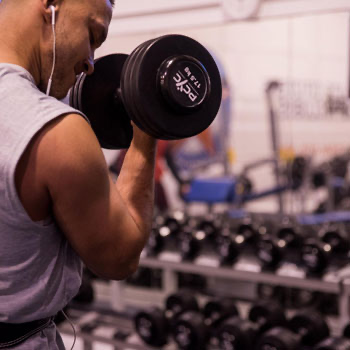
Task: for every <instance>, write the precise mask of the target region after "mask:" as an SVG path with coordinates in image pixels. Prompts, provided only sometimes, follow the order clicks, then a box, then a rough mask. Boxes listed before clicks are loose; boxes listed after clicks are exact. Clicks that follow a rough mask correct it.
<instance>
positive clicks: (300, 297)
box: [290, 288, 322, 309]
mask: <svg viewBox="0 0 350 350" xmlns="http://www.w3.org/2000/svg"><path fill="white" fill-rule="evenodd" d="M321 300H322V293H320V292H317V291H313V290H308V289H298V288H291V289H290V306H291V308H293V309H305V308H314V309H317V308H318V307H319V305H320V303H321Z"/></svg>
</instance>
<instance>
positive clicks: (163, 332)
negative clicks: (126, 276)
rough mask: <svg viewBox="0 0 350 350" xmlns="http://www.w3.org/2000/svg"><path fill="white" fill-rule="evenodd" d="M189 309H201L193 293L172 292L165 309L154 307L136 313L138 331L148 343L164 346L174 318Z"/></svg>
mask: <svg viewBox="0 0 350 350" xmlns="http://www.w3.org/2000/svg"><path fill="white" fill-rule="evenodd" d="M188 310H195V311H197V310H199V306H198V303H197V300H196V298H195V297H194V296H193V294H191V293H188V292H178V293H175V294H172V295H170V296H169V297H168V298H167V299H166V302H165V311H164V310H162V309H160V308H158V307H154V308H151V309H149V310H143V311H140V312H138V313H137V314H136V315H135V317H134V325H135V330H136V333H137V334H138V335H139V336H140V338H141V339H142V340H143V341H144V342H145V343H146V344H148V345H152V346H163V345H165V344H167V342H168V337H169V334H170V332H171V330H172V325H173V321H174V319H175V318H176V317H177V316H179V315H180V314H181V313H182V312H184V311H188Z"/></svg>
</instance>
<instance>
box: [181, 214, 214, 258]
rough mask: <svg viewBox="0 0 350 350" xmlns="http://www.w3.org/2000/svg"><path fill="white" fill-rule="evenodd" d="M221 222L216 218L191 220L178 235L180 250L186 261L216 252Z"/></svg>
mask: <svg viewBox="0 0 350 350" xmlns="http://www.w3.org/2000/svg"><path fill="white" fill-rule="evenodd" d="M219 225H220V220H219V218H216V217H206V218H191V220H189V221H188V223H187V225H186V226H185V227H184V228H183V230H182V232H180V233H179V234H178V237H177V244H178V250H179V252H180V254H181V256H182V258H183V259H184V260H193V259H194V258H196V257H197V256H198V255H199V254H200V253H205V252H207V253H209V254H210V253H211V252H212V251H214V249H215V247H214V244H215V240H216V237H217V236H218V232H219V230H220V228H219Z"/></svg>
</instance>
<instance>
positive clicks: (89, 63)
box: [83, 56, 94, 75]
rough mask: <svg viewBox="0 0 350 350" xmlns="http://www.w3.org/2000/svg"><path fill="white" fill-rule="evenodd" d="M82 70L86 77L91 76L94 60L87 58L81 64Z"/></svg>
mask: <svg viewBox="0 0 350 350" xmlns="http://www.w3.org/2000/svg"><path fill="white" fill-rule="evenodd" d="M83 70H84V73H85V74H86V75H91V74H92V73H93V72H94V58H93V57H91V56H90V57H89V58H88V59H86V60H84V62H83Z"/></svg>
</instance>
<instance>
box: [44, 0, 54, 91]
mask: <svg viewBox="0 0 350 350" xmlns="http://www.w3.org/2000/svg"><path fill="white" fill-rule="evenodd" d="M51 11H52V34H53V62H52V70H51V75H50V78H49V81H48V84H47V89H46V95H49V94H50V90H51V85H52V77H53V73H54V71H55V65H56V32H55V9H54V7H53V6H51Z"/></svg>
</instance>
